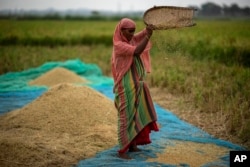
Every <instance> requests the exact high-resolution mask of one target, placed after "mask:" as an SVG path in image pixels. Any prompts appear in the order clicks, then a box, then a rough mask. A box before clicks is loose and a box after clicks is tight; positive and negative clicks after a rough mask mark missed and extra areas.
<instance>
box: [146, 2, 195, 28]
mask: <svg viewBox="0 0 250 167" xmlns="http://www.w3.org/2000/svg"><path fill="white" fill-rule="evenodd" d="M195 10H196V9H192V8H187V7H176V6H155V7H152V8H150V9H148V10H146V11H145V13H144V15H143V21H144V23H145V24H146V25H149V24H151V25H152V26H153V28H154V29H155V30H166V29H173V28H181V27H191V26H194V25H196V24H195V23H194V22H193V18H194V12H195Z"/></svg>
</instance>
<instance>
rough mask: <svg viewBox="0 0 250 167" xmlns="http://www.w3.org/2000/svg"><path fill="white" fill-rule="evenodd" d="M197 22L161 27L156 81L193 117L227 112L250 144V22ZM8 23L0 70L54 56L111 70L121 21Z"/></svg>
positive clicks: (0, 36) (155, 39) (233, 128)
mask: <svg viewBox="0 0 250 167" xmlns="http://www.w3.org/2000/svg"><path fill="white" fill-rule="evenodd" d="M196 23H197V25H196V26H195V27H189V28H182V29H174V30H166V31H155V32H154V35H153V36H152V43H153V48H152V50H151V56H152V74H151V75H149V77H148V81H149V84H150V86H151V87H158V88H161V89H162V90H164V91H166V92H168V93H171V94H173V95H175V96H178V97H181V98H182V100H181V101H180V105H181V106H182V107H185V106H186V105H190V104H191V105H192V107H193V108H195V111H194V113H193V115H196V114H197V113H196V112H199V113H207V114H211V115H213V114H217V115H218V113H219V115H221V116H222V117H223V118H225V119H223V121H224V122H223V123H222V124H223V125H224V126H225V127H226V128H225V129H226V131H225V133H227V134H229V135H231V136H235V137H237V138H238V139H239V144H242V145H244V146H246V147H248V148H250V140H249V139H250V84H249V83H250V40H249V39H250V31H249V29H250V23H249V21H244V20H209V21H206V20H197V21H196ZM0 24H1V26H0V74H5V73H7V72H12V71H22V70H25V69H28V68H33V67H37V66H39V65H42V64H43V63H45V62H48V61H65V60H68V59H81V60H82V61H84V62H86V63H95V64H97V65H99V67H100V68H101V69H102V70H103V73H104V75H107V76H111V71H110V57H111V52H112V34H113V31H114V28H115V25H116V24H117V21H100V20H99V21H70V20H67V21H66V20H53V21H52V20H33V21H30V20H22V21H20V20H19V21H18V20H0ZM137 26H138V28H137V30H140V29H142V28H143V27H144V24H143V22H142V21H137ZM183 99H184V100H183ZM218 128H219V127H218Z"/></svg>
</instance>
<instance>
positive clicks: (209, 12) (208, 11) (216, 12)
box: [200, 2, 222, 16]
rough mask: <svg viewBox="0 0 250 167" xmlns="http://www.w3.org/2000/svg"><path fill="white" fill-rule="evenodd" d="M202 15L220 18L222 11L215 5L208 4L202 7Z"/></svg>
mask: <svg viewBox="0 0 250 167" xmlns="http://www.w3.org/2000/svg"><path fill="white" fill-rule="evenodd" d="M200 14H201V15H204V16H220V15H221V14H222V9H221V7H220V6H219V5H217V4H215V3H212V2H207V3H205V4H203V5H202V6H201V11H200Z"/></svg>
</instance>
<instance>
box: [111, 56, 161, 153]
mask: <svg viewBox="0 0 250 167" xmlns="http://www.w3.org/2000/svg"><path fill="white" fill-rule="evenodd" d="M145 75H146V73H145V69H144V67H143V63H142V61H141V59H140V57H138V56H135V57H134V60H133V63H132V65H131V68H130V69H129V70H128V71H127V72H126V74H125V75H124V77H123V78H122V80H121V81H120V82H119V83H118V84H117V85H116V87H115V88H114V93H115V99H114V102H115V106H116V108H117V110H118V142H119V146H120V149H121V150H123V151H122V152H124V151H126V150H127V148H128V146H129V145H130V144H131V142H132V141H133V140H134V139H135V138H136V137H137V136H138V134H139V133H140V132H141V131H142V130H143V129H144V128H145V127H146V126H147V125H149V124H150V123H154V124H155V121H156V120H157V116H156V112H155V109H154V105H153V101H152V99H151V96H150V93H149V89H148V86H147V84H146V83H145V82H144V81H143V80H144V78H145ZM155 127H157V125H156V126H155ZM150 130H158V128H151V129H150ZM148 135H149V134H148ZM145 140H146V139H145ZM148 140H149V139H148ZM148 143H150V142H149V141H143V139H140V142H139V143H137V144H148Z"/></svg>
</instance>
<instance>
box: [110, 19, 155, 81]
mask: <svg viewBox="0 0 250 167" xmlns="http://www.w3.org/2000/svg"><path fill="white" fill-rule="evenodd" d="M122 28H136V24H135V22H134V21H133V20H131V19H128V18H123V19H122V20H121V21H120V22H119V23H118V24H117V26H116V28H115V32H114V36H113V53H112V59H111V63H112V74H113V78H114V82H115V84H117V83H118V82H119V81H120V80H121V79H122V77H123V76H124V74H125V73H126V72H127V71H128V70H129V68H130V66H131V64H132V62H133V56H134V51H135V48H136V46H137V45H138V43H139V42H140V41H141V40H142V39H143V38H144V37H145V35H146V34H147V31H146V29H144V30H142V31H141V32H139V33H137V34H135V35H134V36H133V38H132V39H131V41H128V40H127V39H126V37H125V36H124V35H123V34H122V31H121V29H122ZM150 48H151V44H150V42H149V43H148V45H147V46H146V48H145V49H144V51H143V52H142V54H141V55H140V57H141V59H142V61H143V64H144V67H145V69H146V71H147V72H150V71H151V64H150V54H149V50H150Z"/></svg>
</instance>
